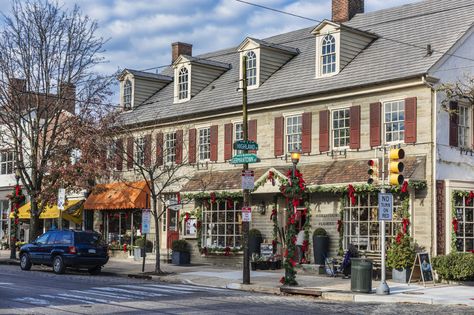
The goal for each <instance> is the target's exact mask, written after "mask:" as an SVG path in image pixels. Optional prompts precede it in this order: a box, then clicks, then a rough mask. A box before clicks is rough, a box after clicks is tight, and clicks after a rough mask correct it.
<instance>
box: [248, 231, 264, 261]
mask: <svg viewBox="0 0 474 315" xmlns="http://www.w3.org/2000/svg"><path fill="white" fill-rule="evenodd" d="M262 242H263V238H262V233H260V231H259V230H257V229H250V231H249V255H250V256H252V254H254V253H257V254H258V255H260V244H262Z"/></svg>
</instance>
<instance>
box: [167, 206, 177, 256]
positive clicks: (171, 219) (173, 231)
mask: <svg viewBox="0 0 474 315" xmlns="http://www.w3.org/2000/svg"><path fill="white" fill-rule="evenodd" d="M166 217H167V219H168V222H167V225H168V226H167V229H166V230H167V242H166V245H167V246H166V247H167V248H168V249H171V245H172V244H173V242H174V241H176V240H178V239H179V229H178V222H179V210H175V209H170V208H168V215H167V216H166Z"/></svg>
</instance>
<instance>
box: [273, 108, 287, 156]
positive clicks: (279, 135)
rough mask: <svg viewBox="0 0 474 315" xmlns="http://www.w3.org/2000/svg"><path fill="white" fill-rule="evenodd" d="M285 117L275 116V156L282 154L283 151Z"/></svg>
mask: <svg viewBox="0 0 474 315" xmlns="http://www.w3.org/2000/svg"><path fill="white" fill-rule="evenodd" d="M284 123H285V121H284V118H283V117H275V136H274V145H275V147H274V153H275V156H282V155H283V154H284V151H283V136H284V135H283V127H284Z"/></svg>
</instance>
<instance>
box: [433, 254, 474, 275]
mask: <svg viewBox="0 0 474 315" xmlns="http://www.w3.org/2000/svg"><path fill="white" fill-rule="evenodd" d="M433 269H434V270H436V273H437V274H438V276H439V277H440V278H441V279H443V280H457V281H465V280H474V254H471V253H458V252H454V253H450V254H449V255H446V256H437V257H434V258H433Z"/></svg>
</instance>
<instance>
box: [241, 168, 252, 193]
mask: <svg viewBox="0 0 474 315" xmlns="http://www.w3.org/2000/svg"><path fill="white" fill-rule="evenodd" d="M254 187H255V174H254V172H253V171H252V170H243V171H242V189H249V190H253V188H254Z"/></svg>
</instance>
